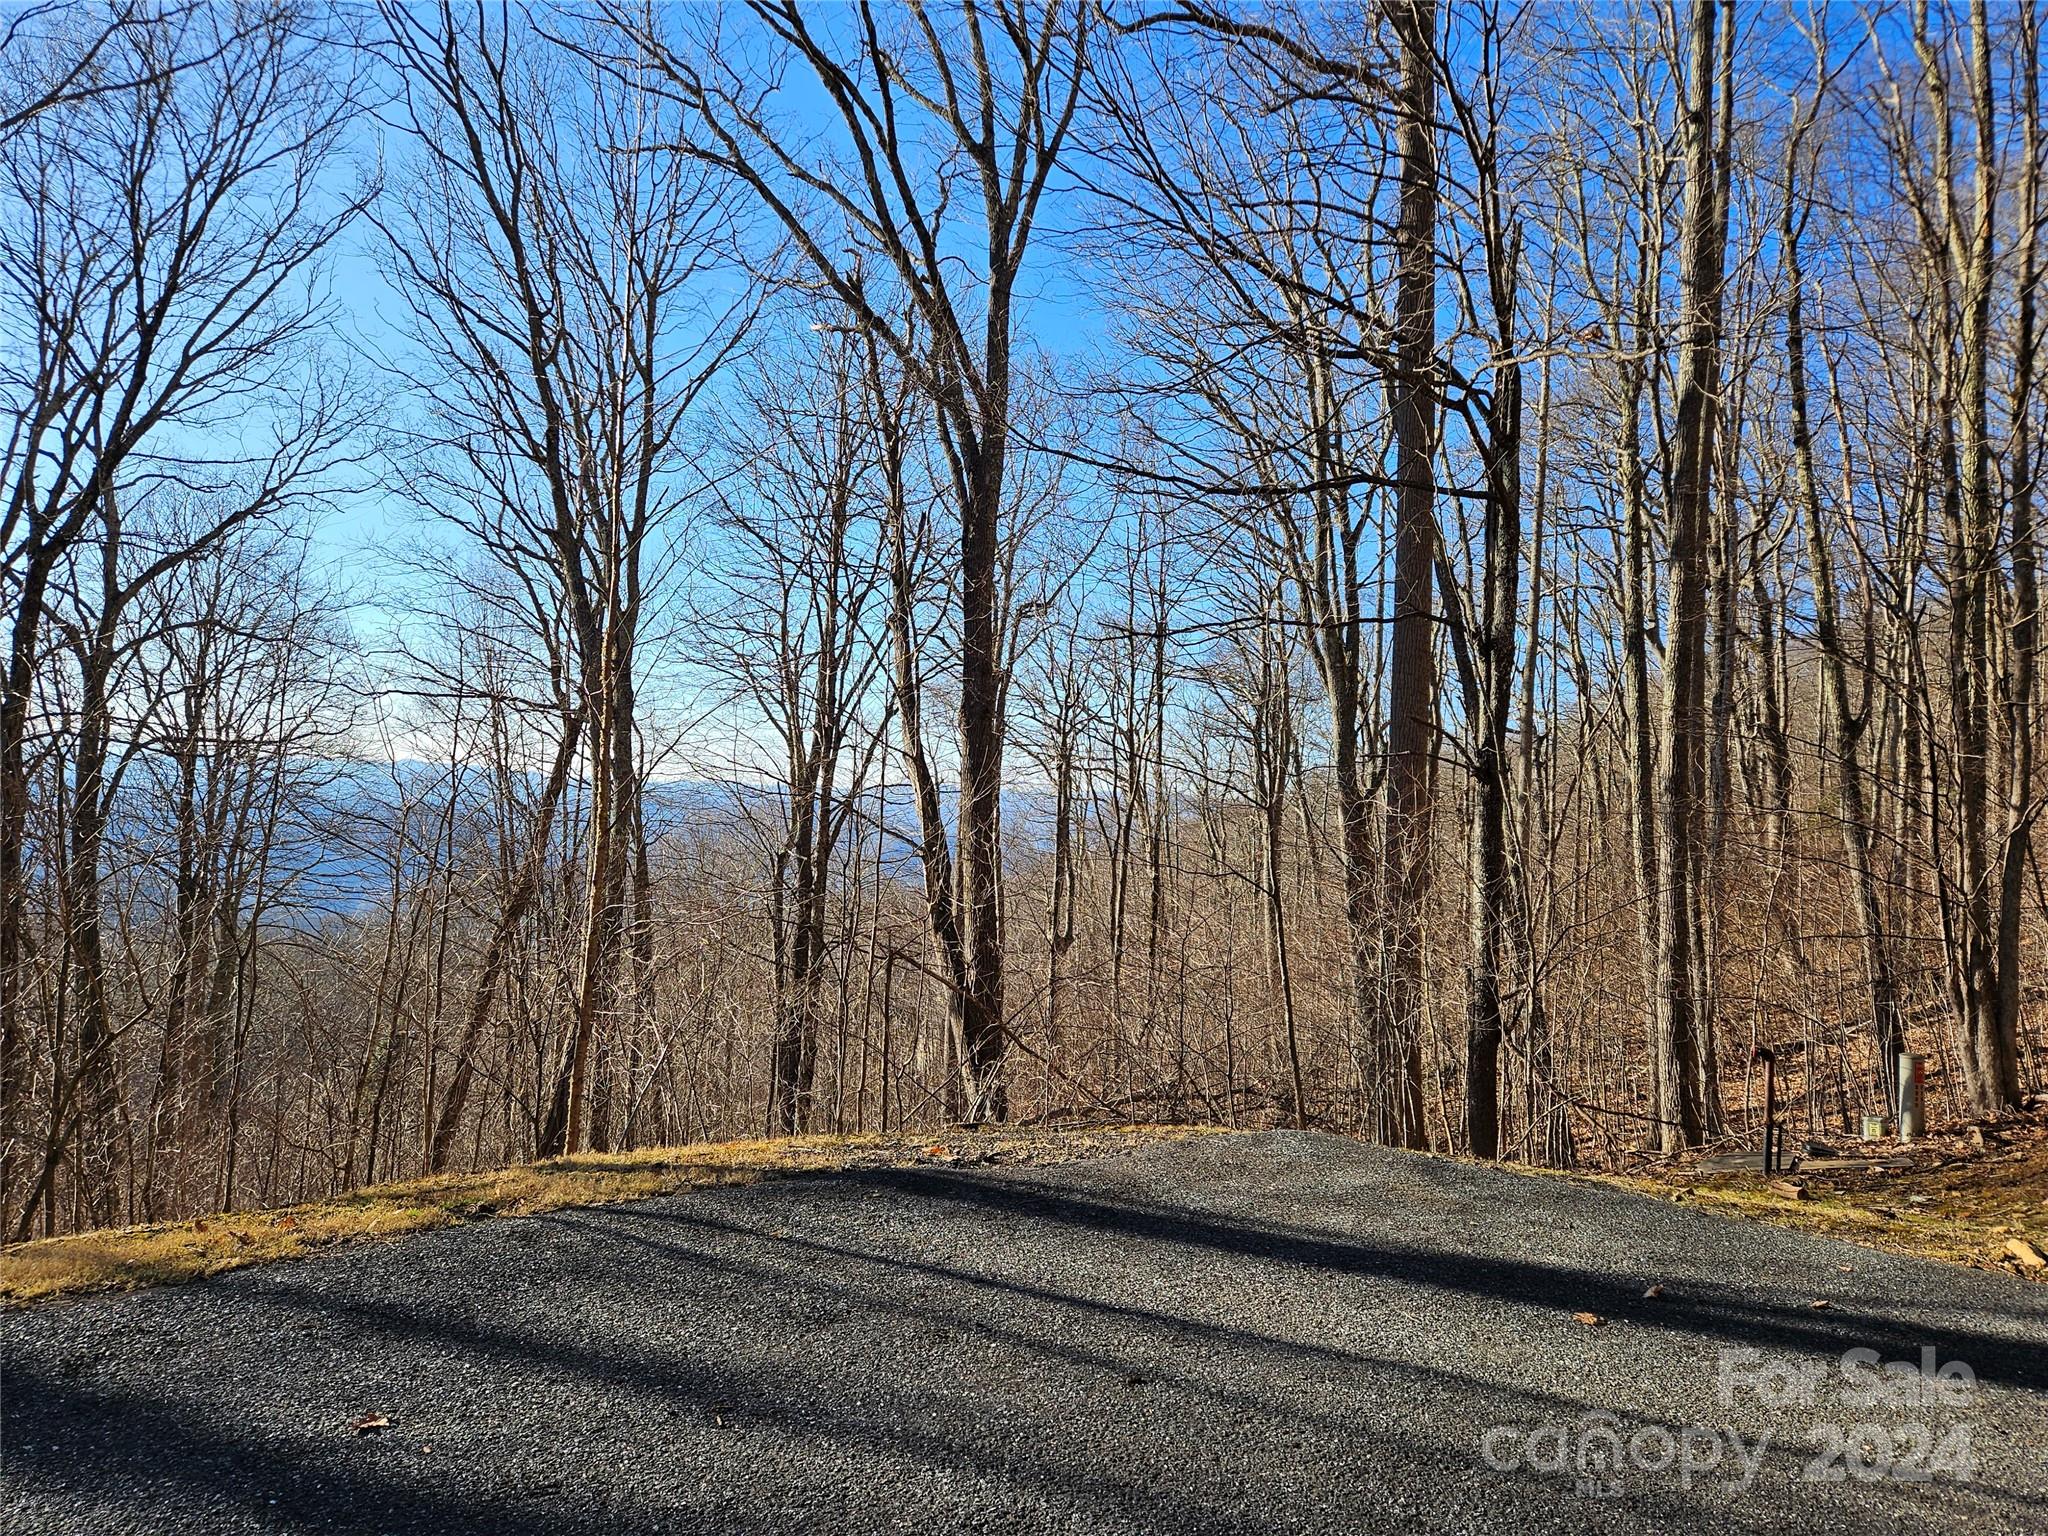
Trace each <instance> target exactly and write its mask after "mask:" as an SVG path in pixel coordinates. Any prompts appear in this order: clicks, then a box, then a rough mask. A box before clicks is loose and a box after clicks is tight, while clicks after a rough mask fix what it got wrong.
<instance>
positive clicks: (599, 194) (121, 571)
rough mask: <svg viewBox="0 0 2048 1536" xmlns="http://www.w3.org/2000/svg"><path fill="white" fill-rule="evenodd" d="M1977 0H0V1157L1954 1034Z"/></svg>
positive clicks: (361, 1152) (2025, 913)
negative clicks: (337, 3)
mask: <svg viewBox="0 0 2048 1536" xmlns="http://www.w3.org/2000/svg"><path fill="white" fill-rule="evenodd" d="M2042 20H2043V7H2042V6H2041V5H2040V4H2039V3H2037V0H2022V3H2019V4H2010V5H1993V4H1990V3H1989V0H1905V3H1900V4H1878V5H1874V6H1857V7H1834V6H1828V5H1824V4H1810V3H1807V0H1791V3H1788V4H1782V5H1779V4H1758V5H1750V4H1744V5H1741V6H1737V5H1735V4H1733V3H1732V0H1622V3H1617V4H1606V3H1594V0H1560V3H1543V0H1525V3H1514V0H1340V3H1332V4H1322V3H1315V0H1272V3H1245V4H1237V3H1234V0H961V3H959V4H947V5H940V4H936V3H934V4H930V5H920V4H916V3H911V0H905V3H903V4H901V5H874V6H869V5H866V4H861V5H858V6H846V7H840V6H812V5H808V4H804V3H800V0H749V3H745V4H741V3H733V4H727V5H722V6H714V5H703V6H670V7H663V6H652V7H649V6H645V5H642V4H639V3H637V0H590V3H588V4H584V5H574V4H570V5H562V6H547V7H539V6H535V7H525V6H512V7H509V8H507V7H504V6H501V5H498V4H485V5H479V4H475V3H473V0H435V3H430V4H417V5H415V4H405V3H401V0H382V3H379V4H378V5H376V6H374V7H372V8H369V9H367V10H364V9H357V8H342V7H333V8H330V7H324V6H317V5H306V4H300V3H296V0H283V3H270V0H261V3H247V4H231V3H225V0H224V3H220V4H205V3H194V0H112V3H111V4H109V3H95V4H71V3H51V4H43V5H37V6H31V7H29V8H26V9H21V10H16V11H14V12H12V13H11V14H10V15H9V16H8V17H6V18H5V20H4V37H0V308H4V314H5V321H4V324H0V389H4V392H5V411H6V423H7V438H6V456H5V461H4V480H0V497H4V502H0V545H4V550H5V579H4V580H5V584H4V593H5V600H6V608H7V613H8V618H7V625H8V637H7V643H8V655H7V662H6V674H5V692H4V697H0V1239H8V1238H12V1239H20V1238H25V1237H29V1236H32V1235H36V1234H39V1233H53V1232H61V1231H68V1230H73V1229H77V1228H82V1227H91V1226H98V1225H106V1224H109V1223H115V1222H128V1221H141V1220H150V1219H159V1218H167V1217H172V1216H178V1215H184V1214H190V1213H193V1212H197V1211H206V1210H213V1209H221V1208H233V1207H241V1206H250V1205H261V1204H272V1203H278V1202H283V1201H289V1200H297V1199H304V1198H308V1197H312V1196H318V1195H323V1194H328V1193H333V1192H336V1191H341V1190H346V1189H349V1188H353V1187H356V1186H359V1185H362V1184H365V1183H369V1182H372V1181H375V1180H379V1179H386V1178H392V1177H397V1176H402V1175H410V1174H414V1173H419V1172H425V1171H439V1170H443V1169H453V1168H463V1167H474V1166H488V1165H492V1164H496V1163H501V1162H506V1161H512V1160H520V1159H527V1158H532V1157H535V1156H548V1155H556V1154H563V1153H574V1152H580V1151H585V1150H607V1149H624V1148H630V1147H641V1146H651V1145H661V1144H668V1143H676V1142H686V1141H691V1140H699V1139H705V1138H717V1137H731V1136H741V1135H758V1134H770V1133H776V1134H779V1133H786V1132H801V1131H832V1132H852V1131H867V1130H897V1129H902V1128H910V1127H918V1126H927V1125H938V1124H941V1123H957V1122H962V1121H967V1122H972V1121H986V1120H1003V1119H1008V1120H1013V1121H1044V1120H1053V1119H1060V1118H1067V1117H1090V1118H1114V1119H1138V1120H1143V1119H1158V1120H1172V1121H1208V1122H1218V1123H1226V1124H1231V1125H1264V1124H1277V1125H1299V1126H1317V1127H1324V1128H1329V1129H1336V1130H1344V1131H1356V1132H1360V1133H1363V1134H1366V1135H1369V1136H1371V1137H1373V1138H1375V1139H1378V1140H1382V1141H1386V1142H1389V1143H1393V1144H1398V1145H1405V1146H1413V1147H1428V1148H1434V1149H1437V1150H1446V1151H1460V1152H1470V1153H1473V1154H1476V1155H1479V1156H1482V1157H1506V1158H1514V1159H1520V1160H1526V1161H1530V1162H1536V1163H1544V1164H1551V1165H1557V1166H1567V1165H1572V1164H1584V1163H1591V1164H1596V1165H1598V1164H1611V1163H1614V1162H1615V1161H1617V1160H1619V1159H1623V1158H1626V1157H1628V1156H1630V1155H1633V1154H1636V1153H1639V1152H1641V1151H1643V1150H1645V1149H1648V1150H1650V1151H1654V1152H1660V1153H1669V1152H1676V1151H1680V1150H1682V1149H1686V1148H1690V1147H1696V1146H1700V1145H1702V1144H1705V1143H1708V1142H1711V1141H1713V1140H1715V1139H1717V1138H1722V1137H1726V1136H1737V1135H1743V1136H1748V1135H1753V1134H1754V1133H1755V1131H1756V1127H1757V1123H1758V1117H1759V1115H1760V1113H1761V1103H1760V1080H1759V1078H1758V1075H1757V1069H1756V1068H1755V1066H1754V1061H1755V1052H1756V1051H1757V1049H1758V1048H1759V1047H1763V1048H1768V1049H1771V1050H1773V1051H1774V1052H1775V1053H1776V1059H1777V1067H1778V1077H1779V1082H1780V1084H1781V1085H1785V1084H1788V1083H1789V1084H1790V1091H1791V1094H1792V1099H1791V1101H1790V1108H1789V1110H1788V1115H1789V1126H1790V1128H1791V1132H1792V1134H1794V1135H1799V1134H1802V1133H1804V1134H1810V1135H1815V1136H1839V1135H1843V1134H1849V1133H1851V1130H1852V1127H1857V1126H1859V1125H1860V1120H1861V1116H1862V1114H1863V1113H1864V1112H1865V1111H1866V1110H1881V1109H1882V1108H1883V1107H1884V1105H1885V1103H1886V1099H1887V1093H1888V1087H1887V1083H1888V1077H1889V1074H1890V1072H1891V1071H1892V1070H1893V1066H1892V1064H1893V1062H1894V1060H1895V1057H1896V1055H1897V1053H1898V1051H1899V1050H1900V1049H1901V1048H1902V1047H1906V1048H1910V1049H1913V1050H1916V1051H1924V1052H1925V1053H1927V1054H1928V1055H1929V1057H1930V1058H1931V1061H1932V1076H1931V1091H1932V1093H1933V1095H1934V1106H1935V1108H1936V1110H1937V1112H1940V1113H1947V1114H1956V1115H1991V1114H1995V1113H1998V1112H2000V1111H2002V1110H2006V1109H2009V1108H2014V1107H2017V1106H2019V1105H2020V1104H2021V1102H2022V1101H2023V1098H2024V1097H2025V1095H2026V1094H2027V1092H2028V1090H2029V1089H2030V1088H2036V1087H2040V1086H2042V1085H2043V1077H2044V1066H2043V1047H2044V1043H2048V1042H2044V1036H2043V1030H2044V1018H2048V1007H2044V1001H2048V981H2044V976H2048V971H2044V964H2043V947H2044V945H2048V881H2044V878H2043V871H2042V867H2041V859H2040V845H2041V842H2042V839H2041V838H2040V836H2039V835H2038V822H2039V820H2040V817H2041V812H2042V807H2043V805H2044V794H2048V783H2044V770H2043V767H2042V764H2041V762H2040V757H2041V754H2040V753H2039V752H2038V751H2037V742H2038V740H2039V738H2040V735H2041V726H2040V724H2039V722H2038V719H2037V710H2038V704H2039V701H2038V697H2037V695H2038V692H2039V688H2040V684H2039V681H2038V679H2039V666H2040V656H2041V649H2042V640H2041V623H2040V597H2039V582H2040V573H2039V564H2040V546H2041V532H2040V528H2039V524H2038V521H2037V516H2036V509H2035V489H2036V476H2037V473H2038V471H2039V467H2040V464H2041V462H2042V439H2043V436H2044V425H2048V424H2044V421H2043V416H2044V413H2048V396H2044V392H2043V389H2042V385H2041V381H2040V376H2039V367H2038V354H2039V351H2040V334H2039V333H2040V329H2041V326H2042V317H2041V288H2042V273H2043V268H2044V264H2048V247H2044V244H2043V238H2042V224H2043V220H2044V217H2048V195H2044V189H2043V184H2042V183H2043V173H2044V169H2048V159H2044V157H2048V144H2044V123H2043V114H2042V101H2041V78H2040V75H2041V62H2042V60H2041V55H2042V43H2041V34H2042V25H2041V24H2042ZM342 550H346V551H349V553H347V554H346V555H345V557H341V558H337V551H342Z"/></svg>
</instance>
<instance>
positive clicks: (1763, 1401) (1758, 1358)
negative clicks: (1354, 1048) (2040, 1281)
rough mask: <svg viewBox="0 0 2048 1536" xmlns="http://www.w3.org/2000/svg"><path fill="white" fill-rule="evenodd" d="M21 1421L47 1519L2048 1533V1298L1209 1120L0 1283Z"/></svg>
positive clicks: (545, 1528) (174, 1524) (1562, 1184)
mask: <svg viewBox="0 0 2048 1536" xmlns="http://www.w3.org/2000/svg"><path fill="white" fill-rule="evenodd" d="M1653 1286H1655V1287H1661V1290H1660V1291H1659V1292H1658V1293H1657V1294H1655V1295H1645V1292H1646V1291H1647V1290H1649V1289H1650V1288H1651V1287H1653ZM1820 1302H1825V1303H1826V1305H1825V1306H1817V1305H1816V1303H1820ZM1589 1319H1590V1320H1589ZM1924 1349H1925V1350H1932V1351H1933V1352H1934V1353H1933V1354H1932V1355H1923V1350H1924ZM1852 1350H1865V1351H1869V1352H1870V1353H1869V1354H1868V1355H1867V1356H1866V1355H1856V1356H1851V1357H1850V1358H1849V1361H1848V1363H1847V1365H1846V1366H1845V1364H1844V1356H1845V1354H1847V1352H1849V1351H1852ZM1872 1362H1875V1363H1872ZM1886 1362H1903V1364H1902V1365H1901V1366H1900V1368H1899V1370H1898V1371H1896V1372H1894V1373H1893V1374H1892V1375H1890V1376H1885V1375H1883V1374H1882V1367H1883V1365H1884V1363H1886ZM1950 1362H1961V1365H1960V1366H1955V1365H1950V1364H1949V1363H1950ZM1908 1365H1910V1366H1911V1367H1913V1368H1914V1370H1913V1374H1911V1375H1910V1376H1909V1375H1907V1374H1905V1369H1906V1366H1908ZM1927 1365H1932V1366H1933V1367H1934V1368H1935V1369H1936V1370H1937V1371H1939V1370H1940V1368H1941V1367H1943V1366H1948V1370H1947V1374H1946V1375H1942V1376H1936V1377H1932V1378H1930V1377H1928V1376H1925V1375H1923V1374H1921V1371H1920V1368H1921V1367H1923V1366H1927ZM1962 1367H1967V1371H1965V1370H1964V1369H1962ZM1873 1382H1879V1383H1883V1384H1885V1385H1886V1387H1887V1389H1888V1393H1887V1396H1886V1398H1884V1399H1881V1398H1880V1396H1879V1394H1878V1393H1875V1392H1873V1391H1871V1390H1870V1388H1871V1385H1872V1383H1873ZM372 1416H375V1417H381V1418H383V1419H385V1420H388V1427H383V1428H364V1429H358V1428H357V1427H356V1426H357V1425H358V1423H359V1422H360V1421H363V1420H364V1419H365V1418H366V1417H372ZM1731 1435H1732V1436H1736V1437H1739V1441H1740V1443H1739V1446H1738V1445H1736V1444H1735V1443H1734V1442H1731V1439H1730V1437H1731ZM0 1452H4V1479H5V1487H4V1492H0V1530H4V1531H6V1532H18V1533H22V1536H29V1533H44V1532H63V1533H91V1536H102V1533H116V1532H179V1533H186V1532H197V1533H210V1532H255V1531H266V1532H277V1531H322V1532H342V1531H346V1532H433V1533H452V1532H489V1533H494V1536H498V1533H504V1536H541V1533H547V1536H586V1533H588V1536H597V1533H615V1532H642V1531H645V1532H690V1533H699V1532H701V1533H728V1532H729V1533H771V1532H772V1533H781V1532H821V1533H823V1532H831V1533H839V1532H848V1533H865V1532H901V1531H933V1532H936V1531H976V1532H980V1531H1018V1532H1048V1533H1050V1532H1061V1533H1074V1532H1151V1531H1161V1532H1174V1533H1196V1532H1220V1533H1241V1532H1268V1531H1275V1532H1278V1531H1302V1532H1318V1533H1322V1532H1366V1533H1378V1532H1386V1533H1395V1532H1400V1533H1407V1532H1420V1531H1471V1532H1480V1531H1486V1532H1496V1531H1501V1532H1525V1531H1527V1532H1536V1531H1558V1532H1581V1531H1617V1532H1652V1531H1658V1532H1671V1531H1696V1530H1697V1531H1705V1530H1712V1531H1716V1532H1720V1531H1735V1532H1742V1531H1794V1530H1797V1531H1807V1530H1811V1531H1815V1532H1824V1533H1828V1536H1854V1533H1861V1532H1866V1531H1868V1532H1877V1531H1887V1532H1890V1531H1900V1530H1911V1531H1950V1530H1953V1531H1969V1532H1972V1533H1980V1532H1987V1533H1988V1532H1999V1531H2028V1532H2048V1289H2044V1288H2042V1287H2039V1286H2035V1285H2030V1284H2028V1283H2027V1282H2025V1281H2023V1280H2020V1279H2018V1278H2015V1277H2011V1276H2005V1275H1998V1274H1989V1273H1978V1272H1973V1271H1967V1270H1962V1269H1954V1268H1948V1267H1944V1266H1939V1265H1935V1264H1929V1263H1925V1262H1921V1261H1916V1260H1910V1259H1904V1258H1896V1257H1892V1256H1889V1255H1885V1254H1880V1253H1874V1252H1870V1251H1867V1250H1864V1249H1859V1248H1851V1247H1847V1246H1844V1245H1842V1244H1839V1243H1834V1242H1830V1241H1826V1240H1823V1239H1817V1238H1812V1237H1807V1236H1803V1235H1801V1234H1797V1233H1791V1232H1784V1231H1779V1230H1774V1229H1772V1228H1768V1227H1761V1226H1754V1225H1749V1224H1745V1223H1740V1222H1736V1221H1732V1220H1727V1219H1723V1218H1719V1217H1714V1216H1709V1215H1704V1214H1701V1213H1698V1212H1694V1211H1690V1210H1687V1209H1685V1208H1683V1207H1680V1206H1673V1205H1669V1204H1665V1203H1662V1202H1658V1201H1655V1200H1650V1199H1645V1198H1642V1197H1640V1196H1636V1195H1631V1194H1627V1193H1623V1192H1621V1191H1617V1190H1614V1189H1610V1188H1605V1187H1597V1186H1592V1185H1587V1184H1579V1183H1575V1182H1572V1181H1569V1180H1565V1179H1557V1178H1529V1177H1525V1176H1521V1175H1516V1174H1512V1173H1505V1172H1500V1171H1496V1170H1491V1169H1486V1168H1481V1167H1475V1166H1471V1165H1468V1164H1460V1163H1455V1162H1450V1161H1445V1160H1440V1159H1433V1158H1426V1157H1417V1156H1412V1155H1408V1154H1402V1153H1397V1152H1390V1151H1385V1150H1382V1149H1378V1148H1372V1147H1366V1146H1361V1145H1358V1144H1355V1143H1352V1142H1348V1141H1343V1140H1339V1139H1336V1138H1332V1137H1325V1136H1315V1135H1299V1134H1287V1133H1269V1134H1259V1135H1244V1136H1221V1137H1204V1138H1197V1139H1193V1140H1190V1141H1185V1142H1177V1143H1169V1144H1163V1145H1156V1146H1151V1147H1147V1148H1145V1149H1143V1150H1141V1151H1136V1152H1133V1153H1130V1154H1127V1155H1122V1156H1114V1157H1104V1158H1099V1159H1094V1160H1091V1161H1087V1162H1080V1163H1070V1164H1063V1165H1058V1166H1053V1167H1026V1168H1014V1169H1012V1168H987V1169H974V1170H965V1169H962V1170H951V1169H938V1168H917V1169H903V1170H872V1171H866V1172H861V1173H855V1174H846V1175H834V1176H828V1177H818V1178H808V1179H801V1180H792V1181H787V1182H780V1183H770V1184H761V1185H755V1186H751V1187H746V1188H735V1189H724V1190H709V1191H704V1192H700V1193H693V1194H688V1195H682V1196H677V1197H673V1198H666V1199H660V1200H651V1201H646V1202H642V1203H640V1204H636V1205H626V1206H616V1207H610V1208H605V1209H592V1210H581V1211H562V1212H556V1213H554V1214H551V1215H547V1216H536V1217H531V1218H527V1219H523V1220H512V1221H499V1222H488V1223H480V1224H477V1225H473V1226H466V1227H459V1228H454V1229H450V1230H447V1231H440V1232H432V1233H424V1234H420V1235H418V1236H414V1237H409V1238H406V1239H403V1240H400V1241H396V1242H392V1243H387V1244H376V1245H369V1246H363V1247H358V1248H352V1249H348V1250H345V1251H341V1252H338V1253H336V1254H334V1255H332V1256H329V1257H325V1258H320V1259H316V1260H311V1261H307V1262H301V1263H293V1264H284V1265H277V1266H273V1267H269V1268H264V1269H257V1270H249V1271H244V1272H240V1273H236V1274H233V1275H227V1276H222V1277H220V1278H218V1279H216V1280H212V1281H208V1282H204V1283H200V1284H195V1285H190V1286H185V1287H181V1288H177V1289H168V1290H159V1291H153V1292H145V1293H140V1294H137V1295H133V1296H126V1297H115V1298H101V1299H94V1300H87V1301H79V1302H72V1303H59V1304H56V1305H52V1306H47V1307H43V1308H39V1309H35V1310H31V1311H26V1312H20V1313H15V1314H11V1315H8V1316H5V1317H0Z"/></svg>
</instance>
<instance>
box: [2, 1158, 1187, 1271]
mask: <svg viewBox="0 0 2048 1536" xmlns="http://www.w3.org/2000/svg"><path fill="white" fill-rule="evenodd" d="M1206 1129H1207V1128H1203V1127H1191V1126H1111V1127H1105V1128H1100V1129H1090V1130H1001V1129H997V1130H978V1131H967V1130H956V1131H947V1132H943V1133H940V1134H938V1135H935V1136H934V1135H921V1136H794V1137H783V1138H777V1139H773V1140H759V1141H726V1142H716V1143H708V1144H705V1145H702V1146H691V1147H659V1148H652V1149H649V1150H646V1151H640V1152H621V1153H585V1154H582V1155H579V1156H575V1157H560V1158H553V1159H550V1160H549V1161H546V1162H540V1163H525V1164H519V1165H517V1166H514V1167H510V1168H497V1169H492V1170H490V1171H488V1172H483V1173H451V1174H442V1175H439V1176H436V1177H433V1178H424V1179H407V1180H404V1181H402V1182H399V1183H394V1184H377V1185H372V1186H371V1187H369V1188H367V1189H360V1190H357V1191H356V1192H355V1193H353V1194H349V1195H341V1196H337V1197H336V1198H334V1199H332V1200H318V1201H313V1202H310V1203H308V1204H305V1205H295V1206H290V1207H288V1208H285V1209H282V1210H268V1211H235V1212H229V1213H225V1214H222V1215H215V1216H206V1217H201V1218H199V1219H197V1220H192V1221H172V1222H155V1223H152V1224H150V1225H147V1226H139V1227H120V1228H113V1229H110V1230H106V1231H99V1232H80V1233H77V1234H74V1235H72V1236H68V1237H49V1238H41V1239H38V1240H36V1241H33V1242H26V1243H17V1244H14V1245H13V1246H11V1247H6V1248H0V1304H4V1305H6V1306H9V1307H19V1306H25V1305H28V1304H31V1303H34V1302H38V1301H46V1300H48V1299H50V1298H52V1297H55V1296H68V1295H78V1294H82V1293H85V1292H90V1291H116V1290H135V1289H139V1288H140V1287H143V1286H149V1285H165V1284H171V1283H174V1282H177V1281H183V1280H196V1279H198V1278H200V1277H201V1276H203V1275H214V1274H220V1273H221V1272H223V1271H225V1270H230V1269H241V1268H244V1267H246V1266H248V1265H251V1264H268V1263H272V1262H275V1261H277V1260H280V1259H295V1258H303V1257H305V1256H306V1255H308V1254H312V1253H317V1252H319V1251H321V1250H323V1249H327V1248H332V1247H334V1246H336V1245H338V1244H342V1243H352V1242H361V1241H365V1240H371V1239H377V1238H389V1237H398V1236H401V1235H403V1234H404V1233H407V1232H421V1231H426V1230H428V1229H429V1228H433V1227H447V1226H453V1225H455V1224H457V1223H459V1222H464V1221H476V1220H483V1219H488V1218H491V1217H498V1216H531V1215H536V1214H538V1213H540V1212H542V1211H556V1210H561V1209H562V1208H564V1207H565V1206H580V1205H615V1204H618V1203H619V1202H621V1201H626V1200H645V1199H648V1198H649V1197H651V1196H654V1195H666V1194H672V1193H675V1192H676V1191H678V1190H685V1189H701V1188H705V1187H708V1186H714V1185H721V1184H751V1183H754V1182H756V1181H757V1180H761V1179H768V1178H787V1177H791V1176H793V1175H800V1174H810V1173H832V1172H843V1171H846V1170H849V1169H855V1168H883V1167H901V1166H910V1165H917V1164H933V1165H972V1164H977V1163H1017V1162H1023V1163H1041V1162H1061V1161H1065V1160H1067V1159H1069V1158H1076V1157H1085V1156H1088V1155H1090V1154H1093V1153H1102V1152H1112V1151H1118V1150H1124V1149H1128V1148H1132V1147H1136V1146H1141V1145H1145V1144H1148V1143H1151V1142H1157V1141H1172V1140H1180V1139H1182V1138H1184V1137H1188V1136H1195V1135H1201V1134H1205V1132H1206Z"/></svg>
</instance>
